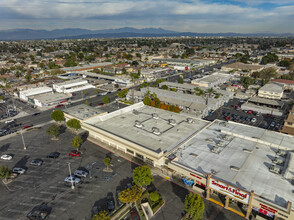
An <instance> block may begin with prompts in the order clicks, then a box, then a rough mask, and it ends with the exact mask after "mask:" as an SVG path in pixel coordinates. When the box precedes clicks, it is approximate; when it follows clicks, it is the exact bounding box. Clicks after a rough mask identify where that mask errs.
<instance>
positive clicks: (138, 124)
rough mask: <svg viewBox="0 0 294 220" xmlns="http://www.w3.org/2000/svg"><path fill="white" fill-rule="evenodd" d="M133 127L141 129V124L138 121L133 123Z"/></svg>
mask: <svg viewBox="0 0 294 220" xmlns="http://www.w3.org/2000/svg"><path fill="white" fill-rule="evenodd" d="M135 126H136V127H137V128H142V127H143V125H142V123H141V122H139V121H135Z"/></svg>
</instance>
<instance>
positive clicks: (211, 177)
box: [65, 103, 294, 220]
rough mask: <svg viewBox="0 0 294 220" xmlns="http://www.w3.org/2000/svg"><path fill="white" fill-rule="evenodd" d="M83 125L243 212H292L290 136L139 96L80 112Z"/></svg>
mask: <svg viewBox="0 0 294 220" xmlns="http://www.w3.org/2000/svg"><path fill="white" fill-rule="evenodd" d="M65 116H66V118H67V119H69V118H72V117H73V116H72V115H69V114H65ZM118 124H119V126H117V125H118ZM82 128H83V129H85V130H87V131H88V132H89V136H90V137H91V138H93V139H97V140H99V141H101V142H103V143H105V144H106V145H104V146H105V147H107V146H109V148H110V149H113V148H115V149H116V150H117V151H116V152H121V153H123V154H128V155H131V156H132V157H134V158H137V159H140V160H143V161H145V162H146V163H147V164H150V165H152V166H156V167H158V168H160V169H161V170H162V173H163V175H166V178H171V179H181V180H182V181H183V182H184V183H186V184H187V186H188V187H190V189H191V190H194V191H197V192H199V193H203V194H205V196H206V198H207V199H208V200H211V201H213V200H218V201H219V204H221V205H222V206H223V207H225V208H227V209H229V210H232V211H234V210H233V209H241V210H242V212H243V213H244V217H246V218H249V216H250V215H251V214H253V215H257V216H259V218H260V219H262V218H264V219H275V220H285V219H294V206H293V204H294V196H293V192H294V185H293V184H294V138H293V137H292V136H289V135H286V134H282V133H277V132H274V131H270V130H265V129H261V128H257V127H252V126H249V125H244V124H239V123H235V122H224V121H220V120H215V121H213V122H208V121H204V120H201V119H197V118H194V117H187V116H186V115H182V114H177V113H172V112H169V111H164V110H161V109H156V108H153V107H149V106H144V104H143V103H137V104H135V105H132V106H128V107H126V108H123V109H120V110H117V111H114V112H111V113H109V114H104V115H97V116H96V117H95V116H93V117H91V118H89V119H86V120H83V121H82ZM234 204H236V205H234ZM236 207H237V208H236Z"/></svg>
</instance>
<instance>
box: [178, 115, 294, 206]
mask: <svg viewBox="0 0 294 220" xmlns="http://www.w3.org/2000/svg"><path fill="white" fill-rule="evenodd" d="M279 149H284V150H286V151H287V156H286V157H281V156H278V158H280V159H282V160H283V161H284V163H283V164H281V165H279V167H280V168H281V173H280V174H275V173H272V172H270V171H269V168H270V166H271V165H272V164H273V160H274V158H275V157H276V156H277V152H278V150H279ZM291 151H292V152H293V151H294V138H293V137H292V136H289V135H285V134H282V133H277V132H274V131H269V130H265V129H261V128H257V127H252V126H248V125H242V124H238V123H235V122H223V121H219V120H216V121H214V122H212V123H211V125H209V126H208V127H207V128H206V129H203V130H202V131H201V132H199V133H197V134H196V135H195V136H194V137H193V138H192V139H191V140H190V141H188V142H187V143H185V144H184V145H182V146H181V147H179V148H177V149H176V151H175V152H174V153H173V154H174V155H175V156H176V159H175V160H174V163H179V164H181V165H183V166H186V167H188V168H190V169H193V170H196V171H200V172H203V173H212V174H213V175H214V176H215V177H217V178H219V179H220V180H223V181H225V182H228V183H230V184H233V185H235V186H237V187H238V188H240V189H244V190H246V191H251V190H254V191H255V193H256V194H257V195H259V196H262V197H263V198H266V199H268V200H270V201H272V202H274V203H276V204H278V205H280V206H283V207H286V203H287V201H291V202H292V204H294V196H293V192H294V185H292V184H291V181H292V179H293V178H294V172H293V171H294V170H292V169H293V155H292V154H293V153H291ZM290 155H292V156H290ZM289 164H292V165H291V166H290V165H289ZM288 165H289V166H288ZM289 169H290V170H291V171H290V170H289Z"/></svg>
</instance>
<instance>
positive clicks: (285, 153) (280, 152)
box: [277, 149, 287, 157]
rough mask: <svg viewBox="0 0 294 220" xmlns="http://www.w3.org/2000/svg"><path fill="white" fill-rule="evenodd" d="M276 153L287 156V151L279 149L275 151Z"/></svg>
mask: <svg viewBox="0 0 294 220" xmlns="http://www.w3.org/2000/svg"><path fill="white" fill-rule="evenodd" d="M277 155H278V156H282V157H286V156H287V151H285V150H281V149H279V150H278V151H277Z"/></svg>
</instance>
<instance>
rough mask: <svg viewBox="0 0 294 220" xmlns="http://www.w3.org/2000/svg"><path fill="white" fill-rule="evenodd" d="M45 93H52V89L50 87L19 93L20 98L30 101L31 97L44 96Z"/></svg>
mask: <svg viewBox="0 0 294 220" xmlns="http://www.w3.org/2000/svg"><path fill="white" fill-rule="evenodd" d="M44 93H52V88H50V87H48V86H43V87H37V88H32V89H27V90H22V91H19V98H21V99H23V100H26V101H28V97H29V96H34V95H39V94H44Z"/></svg>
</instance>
